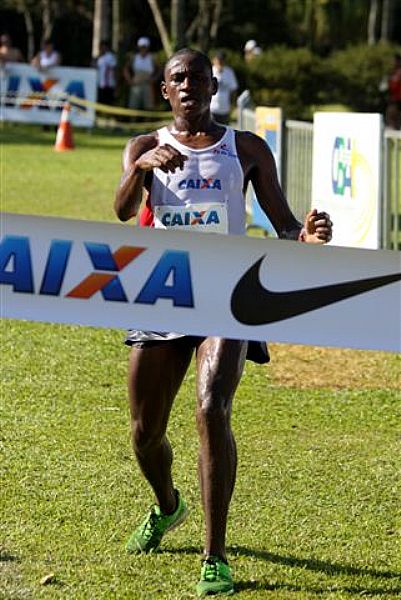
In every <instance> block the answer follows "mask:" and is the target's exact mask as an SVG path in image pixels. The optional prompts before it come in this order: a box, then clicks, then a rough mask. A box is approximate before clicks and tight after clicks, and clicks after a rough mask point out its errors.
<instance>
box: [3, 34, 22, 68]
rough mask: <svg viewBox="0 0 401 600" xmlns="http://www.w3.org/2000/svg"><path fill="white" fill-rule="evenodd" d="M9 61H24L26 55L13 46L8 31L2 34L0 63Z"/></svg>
mask: <svg viewBox="0 0 401 600" xmlns="http://www.w3.org/2000/svg"><path fill="white" fill-rule="evenodd" d="M7 62H24V57H23V56H22V52H21V50H20V49H19V48H15V47H14V46H13V43H12V40H11V37H10V36H9V34H8V33H2V34H1V36H0V64H1V65H4V64H5V63H7Z"/></svg>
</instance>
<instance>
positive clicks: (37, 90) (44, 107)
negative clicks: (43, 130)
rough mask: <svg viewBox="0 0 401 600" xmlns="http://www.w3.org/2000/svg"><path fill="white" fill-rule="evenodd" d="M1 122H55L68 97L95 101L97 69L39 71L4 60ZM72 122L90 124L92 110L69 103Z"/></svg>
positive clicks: (91, 123) (93, 112)
mask: <svg viewBox="0 0 401 600" xmlns="http://www.w3.org/2000/svg"><path fill="white" fill-rule="evenodd" d="M0 84H1V87H0V89H1V98H0V100H1V105H0V118H1V120H2V121H15V122H19V123H40V124H44V125H46V124H48V125H57V124H58V123H59V121H60V114H61V110H62V108H63V103H64V101H65V99H66V98H67V96H69V95H71V96H75V97H77V98H80V99H82V100H87V101H90V102H95V101H96V93H97V87H96V86H97V84H96V70H95V69H85V68H78V67H76V68H75V67H52V68H50V69H47V70H46V71H40V70H38V69H36V68H35V67H32V66H30V65H26V64H20V63H6V65H5V67H4V68H3V69H1V71H0ZM70 118H71V122H72V123H73V125H75V126H77V127H92V126H93V125H94V122H95V110H94V108H92V107H87V106H78V105H75V106H74V104H72V110H71V117H70Z"/></svg>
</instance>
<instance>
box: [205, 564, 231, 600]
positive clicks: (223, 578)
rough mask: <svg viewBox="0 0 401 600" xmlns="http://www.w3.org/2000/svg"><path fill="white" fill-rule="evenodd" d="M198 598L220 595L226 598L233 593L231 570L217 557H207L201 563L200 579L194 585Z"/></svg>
mask: <svg viewBox="0 0 401 600" xmlns="http://www.w3.org/2000/svg"><path fill="white" fill-rule="evenodd" d="M196 591H197V593H198V596H199V597H200V598H203V597H204V596H209V595H210V596H212V595H216V594H222V595H225V596H228V595H230V594H233V593H234V582H233V578H232V577H231V570H230V567H229V566H228V564H227V563H225V562H224V561H223V560H221V558H218V556H208V557H207V559H206V560H204V561H203V564H202V571H201V577H200V580H199V581H198V583H197V585H196Z"/></svg>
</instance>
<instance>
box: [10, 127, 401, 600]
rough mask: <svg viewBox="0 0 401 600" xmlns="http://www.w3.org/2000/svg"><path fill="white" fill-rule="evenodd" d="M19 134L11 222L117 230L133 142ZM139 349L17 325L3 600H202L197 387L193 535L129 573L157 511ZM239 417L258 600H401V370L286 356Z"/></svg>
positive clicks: (241, 570) (243, 525)
mask: <svg viewBox="0 0 401 600" xmlns="http://www.w3.org/2000/svg"><path fill="white" fill-rule="evenodd" d="M74 134H75V139H76V144H77V148H76V150H74V151H73V152H70V153H65V154H58V153H55V152H54V151H53V148H52V146H53V143H54V133H50V132H49V133H48V132H42V131H41V130H40V129H37V128H33V127H21V126H7V127H6V128H4V129H3V130H2V131H1V136H2V147H1V154H2V187H1V208H2V210H7V211H10V212H19V213H31V214H44V215H59V216H68V217H74V218H85V219H94V220H96V219H97V220H113V221H114V220H115V217H114V215H113V211H112V203H113V194H114V190H115V187H116V185H117V182H118V178H119V173H120V161H121V150H122V148H123V147H124V144H125V141H126V138H125V137H119V136H112V135H105V134H103V135H101V134H92V135H90V134H88V133H86V132H76V131H74ZM122 339H123V332H122V331H115V330H100V329H94V328H80V327H72V326H61V325H49V324H40V323H28V322H22V321H20V322H18V321H4V320H3V321H2V325H1V348H2V356H1V359H2V360H1V380H2V385H1V415H0V418H1V433H0V449H1V482H0V486H1V487H0V489H1V493H0V497H1V517H2V518H1V524H0V530H1V539H0V547H1V555H0V570H1V573H0V599H10V600H11V599H13V600H17V599H18V600H20V599H25V598H26V599H36V598H45V599H49V600H53V599H58V598H65V599H68V600H69V599H74V600H75V599H82V600H100V599H104V600H106V599H107V600H109V599H117V600H120V599H127V600H128V599H130V600H145V599H146V600H153V599H154V598H156V599H160V600H178V599H184V598H194V597H195V595H194V584H195V583H196V581H197V579H198V576H199V572H200V558H201V548H202V539H203V517H202V513H201V510H200V495H199V489H198V484H197V472H196V462H197V449H198V440H197V435H196V431H195V419H194V408H195V402H194V391H195V390H194V371H193V369H192V368H191V370H190V372H189V374H188V376H187V378H186V380H185V382H184V385H183V387H182V388H181V391H180V393H179V396H178V398H177V400H176V404H175V407H174V410H173V414H172V418H171V422H170V427H169V435H170V439H171V441H172V444H173V447H174V450H175V462H174V475H175V479H176V484H177V486H178V487H179V488H180V490H181V491H182V493H183V495H184V496H185V498H186V499H187V501H188V504H189V509H190V516H189V519H188V520H187V521H186V523H185V524H184V525H183V526H182V527H180V528H179V529H177V530H176V531H175V532H173V533H172V534H171V535H170V536H168V537H166V539H165V542H164V543H163V547H162V551H161V552H159V553H157V554H155V555H151V556H139V557H135V556H128V555H127V554H126V553H125V550H124V544H125V541H126V538H127V536H128V535H129V534H130V533H131V531H132V529H133V528H134V527H135V526H136V524H137V522H138V520H139V519H140V518H141V517H142V515H143V513H144V511H146V509H147V508H148V506H149V505H150V504H151V502H152V496H151V493H150V491H149V489H148V487H147V485H146V484H145V482H144V481H143V479H142V477H141V475H140V473H139V470H138V468H137V466H136V464H135V461H134V459H133V457H132V452H131V447H130V439H129V423H128V408H127V403H126V386H125V374H126V366H127V358H128V350H127V348H126V347H125V346H124V345H123V344H122V343H121V342H122ZM271 349H272V362H271V364H270V365H268V366H266V367H260V366H256V365H253V364H247V367H246V372H245V376H244V378H243V380H242V383H241V386H240V389H239V391H238V394H237V397H236V399H235V408H234V417H233V427H234V431H235V434H236V437H237V443H238V451H239V466H238V478H237V486H236V490H235V493H234V498H233V502H232V506H231V512H230V518H229V531H228V547H229V560H230V563H231V565H232V567H233V571H234V577H235V581H236V588H237V595H236V597H238V598H241V599H244V600H245V599H252V600H254V599H255V600H256V599H258V600H259V599H260V600H262V599H265V598H271V599H272V600H273V599H274V600H285V599H291V600H292V599H293V600H310V599H330V600H340V599H347V600H348V599H357V598H360V597H365V596H366V597H370V598H375V599H379V598H383V599H387V598H388V599H392V598H399V597H401V544H400V539H401V503H400V497H401V475H400V473H401V458H400V456H401V395H400V391H399V390H400V367H401V361H400V356H397V355H391V354H386V353H379V352H362V351H351V350H334V349H323V348H313V347H310V348H309V347H304V346H288V345H281V344H273V345H272V346H271Z"/></svg>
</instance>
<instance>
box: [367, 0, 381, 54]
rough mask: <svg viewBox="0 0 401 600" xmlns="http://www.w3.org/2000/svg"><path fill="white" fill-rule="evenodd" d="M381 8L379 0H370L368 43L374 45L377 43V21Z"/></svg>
mask: <svg viewBox="0 0 401 600" xmlns="http://www.w3.org/2000/svg"><path fill="white" fill-rule="evenodd" d="M378 10H379V2H378V0H370V9H369V19H368V44H369V46H373V45H374V44H375V43H376V23H377V13H378Z"/></svg>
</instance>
